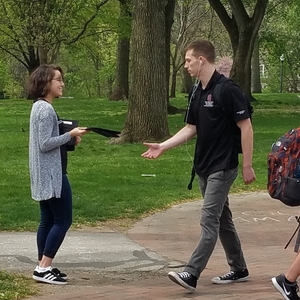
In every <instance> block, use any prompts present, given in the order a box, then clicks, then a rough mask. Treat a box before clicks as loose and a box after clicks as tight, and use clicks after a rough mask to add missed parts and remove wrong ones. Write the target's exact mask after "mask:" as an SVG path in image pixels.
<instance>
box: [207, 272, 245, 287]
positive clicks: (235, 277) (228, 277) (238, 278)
mask: <svg viewBox="0 0 300 300" xmlns="http://www.w3.org/2000/svg"><path fill="white" fill-rule="evenodd" d="M248 278H249V272H248V270H247V269H245V270H243V271H229V272H228V273H226V274H224V275H222V276H218V277H214V278H213V279H212V280H211V281H212V282H213V283H216V284H226V283H233V282H243V281H247V280H248Z"/></svg>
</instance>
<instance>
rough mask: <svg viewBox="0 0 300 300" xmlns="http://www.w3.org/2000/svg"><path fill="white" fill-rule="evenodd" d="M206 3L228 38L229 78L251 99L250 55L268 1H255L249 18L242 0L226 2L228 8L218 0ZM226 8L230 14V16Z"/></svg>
mask: <svg viewBox="0 0 300 300" xmlns="http://www.w3.org/2000/svg"><path fill="white" fill-rule="evenodd" d="M208 1H209V3H210V5H211V6H212V8H213V9H214V10H215V12H216V13H217V15H218V16H219V18H220V20H221V21H222V23H223V25H224V26H225V28H226V30H227V32H228V34H229V37H230V41H231V45H232V50H233V66H232V70H231V73H230V77H231V78H232V79H233V80H234V81H236V82H237V83H238V84H239V85H240V87H241V88H242V89H243V90H244V92H245V93H246V94H247V96H248V97H249V98H250V99H251V98H252V96H251V59H252V53H253V48H254V44H255V39H256V37H257V34H258V30H259V28H260V25H261V23H262V20H263V18H264V15H265V12H266V8H267V5H268V2H269V0H257V1H256V4H255V5H254V7H253V8H252V10H253V13H252V16H251V17H250V16H249V15H250V14H248V12H247V10H246V9H245V5H244V4H243V1H242V0H228V4H229V7H225V5H223V4H222V3H221V1H220V0H208ZM244 2H245V1H244ZM252 2H253V1H250V3H249V10H250V8H251V5H250V4H252ZM226 8H227V9H228V11H230V12H231V16H230V15H229V12H228V11H227V9H226ZM252 99H253V98H252Z"/></svg>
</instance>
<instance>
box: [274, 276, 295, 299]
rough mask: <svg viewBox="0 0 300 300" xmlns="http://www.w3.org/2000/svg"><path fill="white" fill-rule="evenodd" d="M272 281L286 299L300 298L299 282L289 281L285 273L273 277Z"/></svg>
mask: <svg viewBox="0 0 300 300" xmlns="http://www.w3.org/2000/svg"><path fill="white" fill-rule="evenodd" d="M272 283H273V285H274V286H275V288H276V289H277V291H278V292H279V293H280V294H281V295H282V296H283V298H284V299H285V300H300V298H299V296H298V294H297V293H298V290H299V288H298V285H297V282H293V283H287V282H286V279H285V276H284V274H280V275H278V276H276V277H273V278H272Z"/></svg>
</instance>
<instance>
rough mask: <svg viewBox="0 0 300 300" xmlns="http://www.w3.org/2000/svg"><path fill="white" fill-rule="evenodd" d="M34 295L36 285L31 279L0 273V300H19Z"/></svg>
mask: <svg viewBox="0 0 300 300" xmlns="http://www.w3.org/2000/svg"><path fill="white" fill-rule="evenodd" d="M36 293H37V289H36V284H34V282H33V281H32V280H31V279H29V278H26V277H24V276H19V275H12V274H9V273H7V272H5V271H0V300H19V299H24V298H25V297H28V296H31V295H35V294H36Z"/></svg>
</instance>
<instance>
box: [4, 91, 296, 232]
mask: <svg viewBox="0 0 300 300" xmlns="http://www.w3.org/2000/svg"><path fill="white" fill-rule="evenodd" d="M255 97H256V98H257V99H258V101H256V102H255V103H253V106H254V114H253V127H254V131H255V137H254V138H255V141H254V160H253V161H254V163H253V166H254V169H255V172H256V175H257V181H256V182H255V183H254V184H252V185H249V186H245V185H244V183H243V181H242V178H241V176H239V178H238V179H237V180H236V182H235V183H234V185H233V187H232V190H231V192H247V191H254V190H265V188H266V157H267V153H268V152H269V150H270V147H271V144H272V143H273V142H274V141H275V140H276V139H277V138H278V137H279V136H280V135H282V134H283V133H284V132H285V131H287V130H288V129H290V128H292V127H296V126H298V125H299V117H300V110H299V108H298V107H299V102H300V98H298V97H297V95H295V94H260V95H255ZM186 102H187V99H186V98H185V97H184V95H181V96H179V97H178V98H176V99H172V100H171V104H172V105H175V106H177V107H181V108H184V107H185V105H186ZM31 105H32V104H31V101H28V100H2V101H0V118H1V124H0V136H1V141H0V151H1V169H0V178H1V181H0V183H1V186H0V188H1V195H0V201H1V210H0V230H36V227H37V224H38V219H39V209H38V204H37V203H36V202H35V201H33V200H31V197H30V185H29V174H28V121H29V114H30V109H31ZM54 107H55V108H56V110H57V112H58V114H59V115H60V117H61V118H71V119H72V118H74V119H78V120H80V125H82V126H101V127H105V128H110V129H115V130H121V129H122V127H123V124H124V121H125V117H126V112H127V103H126V102H109V101H107V100H105V99H92V100H91V99H57V100H56V101H55V103H54ZM183 117H184V116H183V115H182V114H178V115H171V116H169V128H170V133H171V134H174V133H175V132H176V131H177V130H179V129H180V128H181V127H182V126H183ZM22 128H23V129H24V130H25V132H23V131H22ZM107 142H108V139H107V138H105V137H102V136H99V135H97V134H95V133H90V134H87V135H85V136H84V137H83V139H82V143H81V144H80V145H79V146H78V148H77V149H76V151H75V152H70V155H69V166H68V172H69V178H70V182H71V185H72V189H73V199H74V225H78V224H90V225H93V224H95V223H96V222H99V221H105V220H110V219H120V218H132V219H138V218H140V217H141V216H144V215H145V214H148V213H151V212H153V211H157V210H160V209H164V208H166V207H168V206H169V205H171V204H174V203H177V202H180V201H187V200H192V199H196V198H199V197H200V196H199V192H198V187H197V184H196V181H195V183H194V187H193V190H192V191H189V190H188V189H187V184H188V182H189V179H190V171H191V166H192V157H193V153H194V143H195V140H192V141H190V142H188V144H187V145H182V146H180V147H178V148H176V149H172V150H169V151H168V152H167V153H165V154H164V155H163V156H161V157H160V158H158V159H157V160H146V159H143V158H141V156H140V155H141V153H142V152H143V151H144V150H145V147H144V146H143V145H141V144H125V145H111V144H108V143H107ZM143 173H150V174H156V177H142V176H141V174H143Z"/></svg>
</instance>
